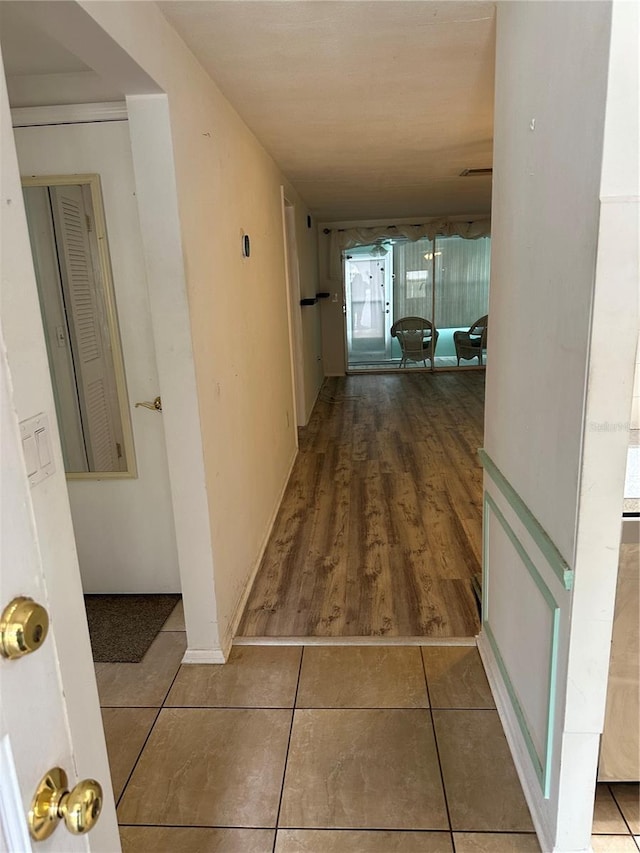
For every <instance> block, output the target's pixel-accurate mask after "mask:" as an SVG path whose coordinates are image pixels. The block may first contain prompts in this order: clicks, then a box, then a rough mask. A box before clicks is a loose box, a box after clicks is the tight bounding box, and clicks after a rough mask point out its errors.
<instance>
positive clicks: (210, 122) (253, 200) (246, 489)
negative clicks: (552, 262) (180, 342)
mask: <svg viewBox="0 0 640 853" xmlns="http://www.w3.org/2000/svg"><path fill="white" fill-rule="evenodd" d="M82 5H83V7H84V8H85V9H86V11H87V12H88V13H89V15H91V17H92V18H94V19H95V20H96V21H97V22H98V23H99V24H100V26H101V27H102V28H103V29H104V30H105V31H106V32H107V33H108V34H109V35H110V36H111V37H112V38H113V39H114V40H115V41H116V42H117V43H118V44H119V45H120V46H121V47H123V48H124V49H125V50H126V51H127V53H128V54H129V55H130V56H131V57H133V59H134V60H135V61H136V62H137V63H138V64H139V65H140V66H141V67H142V68H143V69H144V70H145V71H146V72H147V73H148V74H149V75H150V76H151V77H152V78H153V79H154V80H155V81H156V82H157V83H158V84H159V85H160V86H161V87H162V88H163V89H164V90H165V91H166V93H167V95H168V98H169V108H170V114H171V130H172V137H173V147H174V157H175V169H176V181H177V194H178V203H179V214H180V224H181V232H182V249H183V254H184V263H185V270H186V278H187V293H188V300H189V310H190V317H191V331H192V338H193V355H194V362H195V369H196V379H197V390H198V403H199V408H200V422H201V429H202V436H203V444H204V463H205V481H206V490H207V494H208V501H209V514H210V524H211V536H212V543H213V560H214V572H215V587H216V599H217V604H218V621H219V624H220V635H221V641H222V645H223V647H224V646H226V645H228V641H229V639H230V638H229V631H230V628H231V623H232V620H233V618H234V614H235V611H236V608H237V606H238V602H239V600H240V597H241V595H242V593H243V591H244V589H245V587H246V584H247V582H248V579H249V578H250V575H251V572H252V570H253V568H254V567H255V564H256V561H257V559H258V558H259V556H260V552H261V548H262V547H263V544H264V541H265V537H266V535H267V533H268V530H269V527H270V524H271V521H272V518H273V515H274V513H275V511H276V509H277V503H278V500H279V497H280V494H281V491H282V489H283V487H284V484H285V481H286V478H287V475H288V472H289V469H290V466H291V463H292V460H293V458H294V454H295V452H296V443H295V432H294V418H293V417H292V415H293V398H292V388H291V370H290V360H289V330H288V321H287V305H286V288H285V276H284V241H283V231H282V216H281V201H280V193H281V189H280V188H281V185H282V184H283V183H284V181H283V177H282V175H281V174H280V173H279V171H278V169H277V167H276V166H275V164H274V162H273V161H272V159H271V158H270V157H269V155H268V154H267V153H266V152H265V151H264V149H263V148H262V147H261V146H260V144H259V143H258V142H257V140H256V139H255V137H254V136H253V135H252V133H251V132H250V131H249V130H248V129H247V127H246V126H245V125H244V123H243V122H242V121H241V119H240V118H239V116H238V115H237V113H236V112H235V111H234V110H233V108H232V107H231V106H230V104H229V103H228V102H227V101H226V100H225V98H224V97H223V96H222V94H221V93H220V91H219V90H218V89H217V87H216V86H215V85H214V84H213V83H212V81H211V79H210V78H209V77H208V76H207V74H206V73H205V72H204V70H203V69H202V67H201V66H200V65H199V64H198V63H197V61H196V60H195V58H194V57H193V55H192V54H191V53H190V52H189V51H188V50H187V48H186V47H185V45H184V44H183V42H182V41H181V40H180V39H179V37H178V36H177V35H176V34H175V32H174V31H173V30H172V29H171V27H170V26H169V25H168V24H167V22H166V21H165V19H164V17H163V16H162V15H161V14H160V12H159V11H158V9H157V8H156V7H155V6H154V5H153V4H147V3H134V4H120V3H118V4H113V3H108V2H107V3H100V2H98V3H86V4H82ZM127 94H131V93H130V92H128V93H127ZM285 186H286V184H285ZM286 194H287V197H288V198H289V199H290V200H291V201H292V202H294V203H295V204H296V207H297V208H299V210H300V214H301V215H302V213H303V211H304V215H305V216H306V211H305V210H304V207H303V205H302V204H301V202H300V200H299V198H298V196H297V195H296V193H295V192H294V191H293V189H292V188H291V187H289V186H286ZM243 231H244V232H245V233H246V234H249V235H250V237H251V247H252V250H251V257H250V258H248V259H246V258H243V257H242V254H241V234H242V232H243ZM308 254H309V255H310V256H312V252H309V253H308ZM305 263H306V262H305ZM307 275H308V273H307ZM287 423H289V426H287ZM193 570H194V571H197V567H194V569H193Z"/></svg>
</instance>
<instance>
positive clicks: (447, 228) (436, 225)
mask: <svg viewBox="0 0 640 853" xmlns="http://www.w3.org/2000/svg"><path fill="white" fill-rule="evenodd" d="M436 236H441V237H462V238H464V239H465V240H477V239H478V238H480V237H490V236H491V219H490V218H489V217H485V218H483V219H476V220H474V221H472V222H456V221H454V220H451V219H435V220H433V221H431V222H425V223H424V224H423V225H386V226H384V225H378V226H376V227H375V228H347V229H344V230H335V231H333V230H332V231H331V236H330V239H329V277H330V278H331V279H333V280H335V281H340V280H341V279H342V253H343V252H344V251H345V250H346V249H353V248H354V247H355V246H369V245H371V244H372V243H376V242H377V241H378V240H385V239H386V240H393V239H397V238H400V237H403V238H405V239H407V240H411V241H412V242H415V241H416V240H420V239H422V238H423V237H426V238H427V239H429V240H433V238H434V237H436Z"/></svg>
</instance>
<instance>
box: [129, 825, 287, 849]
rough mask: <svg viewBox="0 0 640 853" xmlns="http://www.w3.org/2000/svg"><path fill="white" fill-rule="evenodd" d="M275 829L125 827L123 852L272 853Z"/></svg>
mask: <svg viewBox="0 0 640 853" xmlns="http://www.w3.org/2000/svg"><path fill="white" fill-rule="evenodd" d="M273 836H274V830H273V829H207V828H204V827H168V826H121V827H120V841H121V842H122V853H271V851H272V850H273Z"/></svg>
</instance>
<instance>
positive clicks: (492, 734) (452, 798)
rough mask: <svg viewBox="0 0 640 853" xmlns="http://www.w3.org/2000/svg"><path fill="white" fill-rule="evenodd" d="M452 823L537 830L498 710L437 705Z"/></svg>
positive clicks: (467, 826) (467, 827) (477, 828)
mask: <svg viewBox="0 0 640 853" xmlns="http://www.w3.org/2000/svg"><path fill="white" fill-rule="evenodd" d="M433 718H434V723H435V729H436V737H437V740H438V749H439V752H440V762H441V764H442V775H443V777H444V785H445V790H446V793H447V802H448V804H449V814H450V816H451V826H452V828H453V829H454V830H460V831H466V832H478V831H487V832H533V824H532V823H531V817H530V815H529V809H528V808H527V804H526V802H525V799H524V795H523V793H522V789H521V787H520V782H519V780H518V776H517V774H516V770H515V767H514V765H513V761H512V759H511V754H510V752H509V747H508V746H507V741H506V739H505V736H504V733H503V731H502V726H501V725H500V720H499V719H498V714H497V712H496V711H434V712H433Z"/></svg>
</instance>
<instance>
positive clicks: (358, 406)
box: [238, 371, 484, 638]
mask: <svg viewBox="0 0 640 853" xmlns="http://www.w3.org/2000/svg"><path fill="white" fill-rule="evenodd" d="M483 409H484V372H483V371H482V372H481V371H460V373H457V372H450V373H440V374H430V373H409V372H407V373H406V374H397V375H383V376H373V375H359V376H347V377H344V378H336V379H328V380H327V381H326V383H325V385H324V387H323V389H322V391H321V393H320V398H319V400H318V403H317V404H316V407H315V409H314V412H313V415H312V417H311V419H310V421H309V424H308V426H307V427H306V428H305V429H304V430H302V431H301V439H300V453H299V456H298V458H297V460H296V463H295V466H294V470H293V473H292V476H291V479H290V482H289V485H288V487H287V490H286V493H285V496H284V500H283V502H282V506H281V508H280V512H279V514H278V518H277V520H276V523H275V526H274V529H273V532H272V535H271V538H270V540H269V543H268V545H267V548H266V551H265V554H264V558H263V560H262V563H261V565H260V568H259V570H258V573H257V576H256V579H255V582H254V585H253V589H252V590H251V593H250V596H249V599H248V601H247V605H246V607H245V611H244V615H243V617H242V621H241V624H240V629H239V632H238V633H239V636H245V637H256V636H262V637H309V636H318V637H366V636H380V635H387V636H400V637H410V636H418V637H422V636H424V637H433V638H443V637H469V636H473V635H475V634H476V633H477V632H478V630H479V621H478V612H477V607H476V603H475V599H474V594H473V591H472V585H471V578H472V577H473V575H474V574H477V573H479V572H480V570H481V548H482V469H481V467H480V463H479V460H478V458H477V450H478V448H479V447H481V446H482V436H483Z"/></svg>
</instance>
